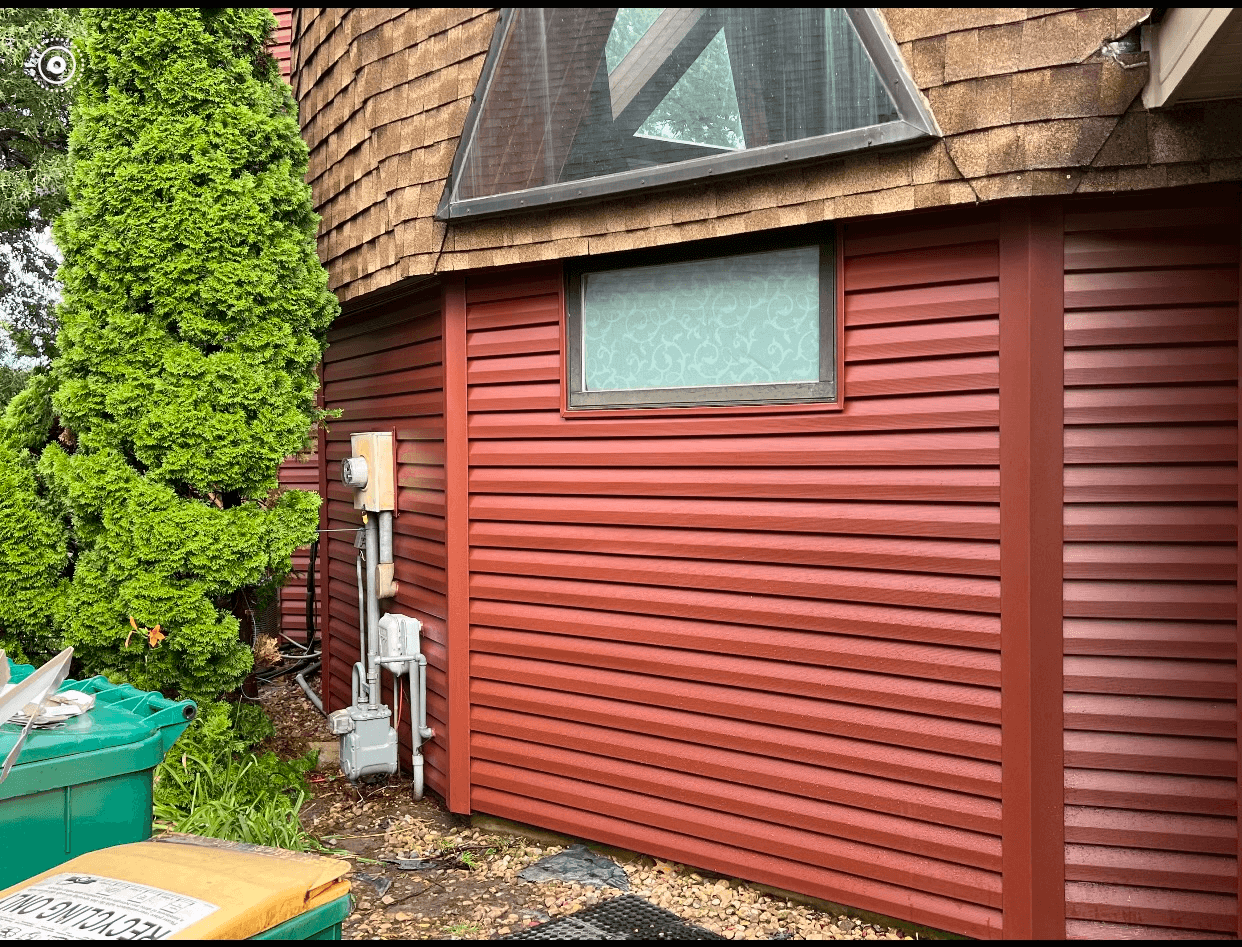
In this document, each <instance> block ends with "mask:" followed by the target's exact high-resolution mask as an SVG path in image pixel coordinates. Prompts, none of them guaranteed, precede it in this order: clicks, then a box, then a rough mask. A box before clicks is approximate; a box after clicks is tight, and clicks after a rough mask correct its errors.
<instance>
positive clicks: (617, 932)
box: [500, 894, 725, 940]
mask: <svg viewBox="0 0 1242 947" xmlns="http://www.w3.org/2000/svg"><path fill="white" fill-rule="evenodd" d="M500 939H501V940H725V938H723V937H721V936H720V935H719V934H713V933H712V932H711V931H708V930H704V929H703V928H701V927H695V926H694V925H693V924H687V923H686V922H685V921H683V920H682V919H681V918H679V917H678V916H677V915H676V914H673V913H672V912H671V911H666V910H664V909H663V908H658V907H656V906H655V905H654V904H648V903H647V902H646V901H644V900H643V899H642V898H640V897H638V896H637V895H633V894H623V895H622V896H621V897H619V898H611V899H610V900H608V901H604V902H603V903H602V904H597V905H595V906H594V907H589V908H587V909H586V910H583V911H579V912H578V913H576V914H567V915H565V917H558V918H555V919H553V920H551V921H548V922H547V923H546V924H540V925H538V926H537V927H528V928H527V929H526V930H524V931H518V932H517V933H516V934H508V935H506V936H505V937H502V938H500Z"/></svg>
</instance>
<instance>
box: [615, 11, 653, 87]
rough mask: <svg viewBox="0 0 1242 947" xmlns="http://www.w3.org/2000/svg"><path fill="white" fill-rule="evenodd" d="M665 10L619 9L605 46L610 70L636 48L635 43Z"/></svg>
mask: <svg viewBox="0 0 1242 947" xmlns="http://www.w3.org/2000/svg"><path fill="white" fill-rule="evenodd" d="M663 12H664V8H663V7H622V8H621V9H620V10H618V11H617V19H616V20H615V21H614V22H613V24H612V32H611V33H609V34H608V42H607V44H606V45H605V46H604V55H605V57H606V58H607V60H608V71H609V72H612V71H613V70H614V69H616V68H617V66H618V65H620V63H621V60H622V59H624V58H625V54H626V53H628V52H629V51H630V50H631V49H633V48H634V44H635V43H637V42H638V41H639V40H640V39H642V38H643V34H644V33H646V32H647V30H649V29H650V28H651V24H652V23H654V22H655V21H656V20H657V19H659V17H660V14H661V13H663Z"/></svg>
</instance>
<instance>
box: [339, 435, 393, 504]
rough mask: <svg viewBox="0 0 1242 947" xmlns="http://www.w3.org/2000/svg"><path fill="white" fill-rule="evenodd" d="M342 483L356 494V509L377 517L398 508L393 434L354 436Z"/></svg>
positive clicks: (342, 471)
mask: <svg viewBox="0 0 1242 947" xmlns="http://www.w3.org/2000/svg"><path fill="white" fill-rule="evenodd" d="M349 447H350V453H351V454H352V455H353V456H351V457H349V458H347V459H346V460H345V461H344V462H343V464H342V467H341V479H342V480H343V481H344V482H345V485H346V486H348V487H352V488H353V491H354V509H355V510H367V511H369V512H371V513H378V512H381V511H383V510H392V509H395V508H396V499H397V484H396V462H395V454H394V446H393V435H392V431H370V432H367V433H365V434H351V435H350V438H349Z"/></svg>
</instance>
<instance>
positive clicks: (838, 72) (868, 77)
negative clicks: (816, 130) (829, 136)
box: [824, 8, 897, 132]
mask: <svg viewBox="0 0 1242 947" xmlns="http://www.w3.org/2000/svg"><path fill="white" fill-rule="evenodd" d="M824 20H825V30H824V34H825V37H826V39H827V53H828V68H827V69H826V70H825V74H826V78H827V95H826V96H825V101H826V102H827V103H828V115H827V125H826V130H827V131H829V132H839V131H845V130H846V129H850V128H860V127H861V126H863V125H876V124H878V123H879V122H882V121H883V122H888V121H893V120H894V119H896V118H897V106H896V105H894V104H893V97H892V96H891V95H889V94H888V90H887V89H885V88H884V83H883V82H881V81H880V77H879V76H878V75H876V71H875V67H874V66H873V65H872V64H871V57H870V56H868V55H867V51H866V50H865V49H863V45H862V41H861V40H860V39H859V38H858V33H857V32H856V31H855V29H854V24H852V23H851V22H850V20H849V17H847V16H846V15H845V11H844V10H840V9H837V8H829V9H826V10H824Z"/></svg>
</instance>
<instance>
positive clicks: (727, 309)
mask: <svg viewBox="0 0 1242 947" xmlns="http://www.w3.org/2000/svg"><path fill="white" fill-rule="evenodd" d="M819 334H820V329H819V247H817V246H811V247H797V248H795V249H792V250H776V251H771V252H766V253H747V254H742V255H738V256H728V257H719V258H716V259H710V260H695V261H692V262H686V263H673V264H670V265H666V266H647V267H638V268H631V269H623V270H608V271H605V272H602V273H589V274H587V275H586V276H585V277H584V278H583V288H582V345H583V355H584V357H583V389H584V390H589V391H616V390H636V389H644V388H685V387H695V386H715V385H746V384H750V385H754V384H772V383H779V382H799V381H817V380H818V379H819Z"/></svg>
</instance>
